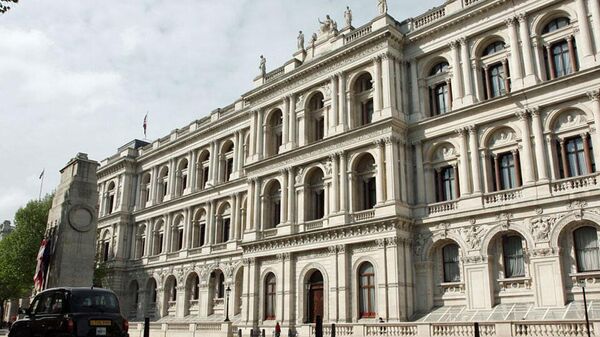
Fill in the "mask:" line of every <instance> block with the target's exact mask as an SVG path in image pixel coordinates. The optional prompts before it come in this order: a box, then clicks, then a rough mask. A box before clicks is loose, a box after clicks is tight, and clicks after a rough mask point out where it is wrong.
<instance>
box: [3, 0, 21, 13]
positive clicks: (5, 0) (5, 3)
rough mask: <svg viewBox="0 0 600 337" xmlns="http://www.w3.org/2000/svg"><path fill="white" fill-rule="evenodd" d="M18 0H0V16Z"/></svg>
mask: <svg viewBox="0 0 600 337" xmlns="http://www.w3.org/2000/svg"><path fill="white" fill-rule="evenodd" d="M17 2H19V0H0V14H4V13H6V11H8V10H9V9H10V4H11V3H17Z"/></svg>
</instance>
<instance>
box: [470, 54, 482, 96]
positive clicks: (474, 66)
mask: <svg viewBox="0 0 600 337" xmlns="http://www.w3.org/2000/svg"><path fill="white" fill-rule="evenodd" d="M471 71H472V72H473V78H474V79H475V81H474V85H475V100H476V101H483V99H484V96H485V95H484V94H483V86H484V85H483V83H482V82H481V75H482V73H481V68H480V67H479V63H478V62H477V60H471Z"/></svg>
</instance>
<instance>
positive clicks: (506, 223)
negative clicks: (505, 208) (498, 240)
mask: <svg viewBox="0 0 600 337" xmlns="http://www.w3.org/2000/svg"><path fill="white" fill-rule="evenodd" d="M512 218H513V215H512V214H511V213H500V214H498V215H497V216H496V220H497V221H498V222H499V223H500V226H502V229H504V230H508V229H509V228H510V221H511V219H512Z"/></svg>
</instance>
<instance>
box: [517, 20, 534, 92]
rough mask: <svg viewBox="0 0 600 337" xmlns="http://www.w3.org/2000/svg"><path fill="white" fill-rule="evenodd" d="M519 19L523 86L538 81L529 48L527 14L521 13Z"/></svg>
mask: <svg viewBox="0 0 600 337" xmlns="http://www.w3.org/2000/svg"><path fill="white" fill-rule="evenodd" d="M517 19H518V20H519V32H520V34H521V43H522V47H523V49H522V50H521V53H522V54H523V66H524V70H525V76H524V78H523V86H530V85H534V84H536V83H537V82H538V78H537V76H536V75H535V64H534V62H533V53H532V51H533V49H532V48H531V36H530V35H529V22H528V21H527V15H525V14H524V13H521V14H519V15H518V16H517Z"/></svg>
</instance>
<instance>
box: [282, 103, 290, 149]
mask: <svg viewBox="0 0 600 337" xmlns="http://www.w3.org/2000/svg"><path fill="white" fill-rule="evenodd" d="M282 113H283V125H282V126H281V127H282V131H281V141H282V143H283V144H282V145H283V148H284V149H287V143H288V141H289V139H290V135H289V128H290V121H289V115H290V96H285V97H284V98H283V111H282Z"/></svg>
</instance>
